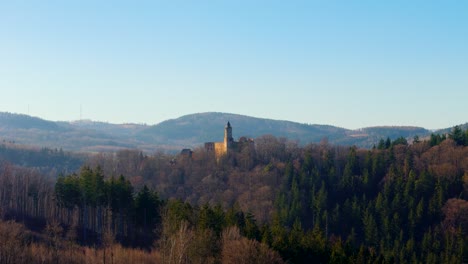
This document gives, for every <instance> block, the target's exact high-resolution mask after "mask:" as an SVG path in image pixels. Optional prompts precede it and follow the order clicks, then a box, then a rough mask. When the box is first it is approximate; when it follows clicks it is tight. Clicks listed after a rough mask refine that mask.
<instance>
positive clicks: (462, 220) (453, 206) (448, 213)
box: [442, 198, 468, 234]
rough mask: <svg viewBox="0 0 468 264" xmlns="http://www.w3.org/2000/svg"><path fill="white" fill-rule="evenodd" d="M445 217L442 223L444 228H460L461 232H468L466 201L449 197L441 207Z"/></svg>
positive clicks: (467, 202)
mask: <svg viewBox="0 0 468 264" xmlns="http://www.w3.org/2000/svg"><path fill="white" fill-rule="evenodd" d="M442 211H443V212H444V215H445V219H444V221H443V222H442V225H443V226H444V227H445V228H446V230H447V229H448V230H451V231H453V230H455V229H457V228H459V227H460V228H461V229H462V233H464V234H466V232H468V201H466V200H463V199H455V198H453V199H449V200H448V201H447V202H446V203H445V205H444V207H443V208H442Z"/></svg>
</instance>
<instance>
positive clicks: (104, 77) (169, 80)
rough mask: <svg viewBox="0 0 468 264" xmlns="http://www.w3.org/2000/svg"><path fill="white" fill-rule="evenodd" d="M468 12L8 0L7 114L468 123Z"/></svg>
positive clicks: (1, 50)
mask: <svg viewBox="0 0 468 264" xmlns="http://www.w3.org/2000/svg"><path fill="white" fill-rule="evenodd" d="M467 12H468V3H464V2H463V3H461V2H456V1H445V2H440V3H439V2H426V1H411V2H408V1H394V2H391V3H381V2H371V1H367V2H331V1H330V2H310V1H298V2H294V3H283V2H274V1H273V2H272V1H256V2H250V1H237V2H235V3H232V2H210V1H197V2H196V3H195V2H188V3H179V2H160V1H141V2H138V3H136V4H135V3H126V2H119V1H99V2H96V1H79V2H52V1H31V2H3V3H1V4H0V58H1V60H0V74H1V76H2V78H0V92H1V96H0V111H5V112H12V113H21V114H29V115H31V116H37V117H40V118H43V119H46V120H54V121H73V120H80V119H90V120H94V121H102V122H109V123H116V124H118V123H138V124H143V123H144V124H150V125H152V124H157V123H160V122H162V121H165V120H167V119H174V118H178V117H180V116H183V115H187V114H192V113H202V112H224V113H235V114H241V115H247V116H254V117H260V118H268V119H275V120H288V121H293V122H298V123H305V124H326V125H333V126H338V127H344V128H349V129H357V128H363V127H370V126H382V125H387V126H418V127H425V128H428V129H438V128H447V127H451V126H454V125H457V124H463V123H466V122H467V121H468V119H467V116H466V109H465V108H466V106H465V105H466V101H467V99H468V75H467V74H466V73H467V72H468V64H467V63H466V61H468V16H466V14H467Z"/></svg>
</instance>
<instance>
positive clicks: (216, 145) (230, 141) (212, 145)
mask: <svg viewBox="0 0 468 264" xmlns="http://www.w3.org/2000/svg"><path fill="white" fill-rule="evenodd" d="M253 145H254V142H253V140H252V139H247V138H245V137H241V138H240V139H239V141H234V138H233V137H232V127H231V123H229V121H228V122H227V124H226V127H224V141H223V142H206V143H205V150H206V151H207V152H211V153H214V155H215V157H216V159H219V158H220V157H222V156H223V155H226V154H228V153H229V152H230V151H240V150H241V149H242V148H243V147H244V146H249V147H253Z"/></svg>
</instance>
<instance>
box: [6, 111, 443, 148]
mask: <svg viewBox="0 0 468 264" xmlns="http://www.w3.org/2000/svg"><path fill="white" fill-rule="evenodd" d="M227 121H230V122H231V124H232V126H233V134H234V138H236V139H237V138H239V137H241V136H246V137H250V138H256V137H259V136H262V135H273V136H276V137H285V138H288V139H290V140H297V141H298V142H299V143H300V144H307V143H317V142H320V141H321V140H322V139H324V138H327V139H328V141H329V142H330V143H332V144H340V145H356V146H359V147H365V148H368V147H372V146H373V145H374V144H376V143H377V142H378V141H379V140H380V139H381V138H384V139H385V138H387V137H390V138H391V139H395V138H398V137H405V138H408V139H411V138H413V137H414V136H415V135H418V136H419V137H424V136H427V135H429V134H430V133H431V131H430V130H428V129H425V128H421V127H402V126H381V127H369V128H362V129H358V130H350V129H345V128H340V127H335V126H331V125H315V124H314V125H310V124H300V123H295V122H291V121H283V120H272V119H264V118H257V117H250V116H243V115H237V114H229V113H216V112H207V113H197V114H190V115H186V116H182V117H179V118H176V119H170V120H166V121H164V122H161V123H159V124H156V125H152V126H149V125H141V124H111V123H104V122H94V121H90V120H81V121H73V122H62V121H60V122H53V121H48V120H43V119H40V118H37V117H31V116H27V115H20V114H11V113H0V140H2V141H5V142H15V143H16V144H20V145H34V146H38V147H48V148H62V149H64V150H71V151H83V152H100V151H115V150H118V149H124V148H137V149H141V150H143V151H146V152H150V153H151V152H154V151H158V150H162V151H169V152H176V151H179V150H180V149H182V148H196V147H198V146H202V144H203V143H204V142H207V141H221V140H222V138H223V133H224V132H223V129H224V126H225V124H226V122H227ZM447 129H448V130H443V131H449V129H450V128H447Z"/></svg>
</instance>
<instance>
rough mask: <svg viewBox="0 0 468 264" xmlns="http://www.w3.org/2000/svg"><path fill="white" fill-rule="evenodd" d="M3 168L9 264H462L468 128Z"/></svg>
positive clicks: (467, 217) (3, 227)
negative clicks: (347, 143) (370, 143)
mask: <svg viewBox="0 0 468 264" xmlns="http://www.w3.org/2000/svg"><path fill="white" fill-rule="evenodd" d="M255 142H256V148H255V150H252V149H250V148H245V149H241V150H240V151H239V152H233V153H230V154H229V155H227V156H226V157H224V158H222V159H220V160H218V161H217V160H215V159H214V158H213V157H212V156H211V155H210V154H209V153H206V152H205V151H204V150H203V149H201V148H200V149H195V150H194V153H193V155H192V156H191V157H190V156H185V155H176V156H173V155H167V154H163V153H157V154H155V155H151V156H148V155H145V154H144V153H142V152H140V151H136V150H124V151H119V152H118V153H116V154H110V153H107V154H99V155H95V156H93V158H91V159H89V160H88V161H87V164H86V165H85V166H83V167H82V168H81V169H80V170H79V171H77V172H76V173H65V174H63V175H61V176H59V177H58V178H56V179H53V178H50V177H46V176H44V174H43V173H42V172H40V171H38V170H34V169H28V168H23V167H19V166H15V165H12V164H8V163H3V164H2V165H1V167H0V205H1V213H2V219H3V221H2V222H1V224H0V233H1V234H0V263H85V262H91V263H98V262H99V263H124V262H126V263H283V262H289V263H464V262H467V261H468V255H467V253H466V251H467V250H466V249H467V247H468V238H467V231H468V201H467V200H468V147H467V146H468V130H465V131H464V130H462V129H461V128H460V127H455V128H454V129H453V130H452V131H451V132H450V133H449V134H448V135H438V134H433V135H431V136H430V138H428V139H427V140H420V139H419V138H417V137H416V138H415V139H414V140H413V142H412V143H411V144H408V142H407V141H406V139H404V138H398V139H395V140H393V141H392V140H390V139H382V140H381V141H380V142H377V143H376V145H375V147H374V148H372V149H359V148H356V147H342V146H335V145H331V144H329V143H328V142H327V141H326V140H324V141H322V142H321V143H320V144H310V145H306V146H300V145H298V144H297V142H294V141H288V140H286V139H284V138H276V137H273V136H262V137H259V138H257V139H256V140H255Z"/></svg>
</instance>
